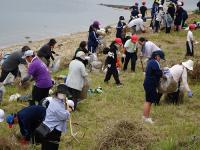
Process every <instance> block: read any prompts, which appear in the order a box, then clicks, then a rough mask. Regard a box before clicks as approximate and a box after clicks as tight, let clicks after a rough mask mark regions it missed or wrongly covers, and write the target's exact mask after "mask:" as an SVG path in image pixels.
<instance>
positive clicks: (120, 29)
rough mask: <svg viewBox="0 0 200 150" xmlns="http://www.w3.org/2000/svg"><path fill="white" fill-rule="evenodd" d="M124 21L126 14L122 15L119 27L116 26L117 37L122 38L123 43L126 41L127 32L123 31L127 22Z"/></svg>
mask: <svg viewBox="0 0 200 150" xmlns="http://www.w3.org/2000/svg"><path fill="white" fill-rule="evenodd" d="M124 21H125V18H124V16H120V17H119V22H118V23H117V27H116V31H117V32H116V38H120V39H121V40H122V43H123V44H124V41H125V33H124V32H123V29H124V27H125V26H126V23H125V22H124Z"/></svg>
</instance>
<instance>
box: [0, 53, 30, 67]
mask: <svg viewBox="0 0 200 150" xmlns="http://www.w3.org/2000/svg"><path fill="white" fill-rule="evenodd" d="M23 55H24V53H23V52H22V51H21V50H20V51H16V52H13V53H12V54H11V55H9V56H8V58H7V59H6V60H5V61H4V62H3V64H2V68H3V69H4V70H6V71H13V70H15V69H17V68H18V65H19V64H26V60H25V59H22V56H23Z"/></svg>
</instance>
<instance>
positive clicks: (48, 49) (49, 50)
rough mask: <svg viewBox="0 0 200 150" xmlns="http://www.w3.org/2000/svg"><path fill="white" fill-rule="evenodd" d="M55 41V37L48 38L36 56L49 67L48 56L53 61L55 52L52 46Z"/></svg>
mask: <svg viewBox="0 0 200 150" xmlns="http://www.w3.org/2000/svg"><path fill="white" fill-rule="evenodd" d="M56 43H57V42H56V40H55V39H50V40H49V42H48V43H47V44H45V45H44V46H42V47H41V48H40V50H39V51H38V53H37V56H38V57H39V58H40V59H41V60H42V61H43V62H44V63H45V64H46V65H47V67H49V64H50V58H51V59H52V60H53V61H54V57H53V54H55V52H54V51H53V48H54V47H55V44H56Z"/></svg>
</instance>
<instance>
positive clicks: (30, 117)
mask: <svg viewBox="0 0 200 150" xmlns="http://www.w3.org/2000/svg"><path fill="white" fill-rule="evenodd" d="M45 114H46V108H45V107H42V106H36V105H33V106H29V107H25V108H23V109H22V110H20V111H19V112H17V113H15V114H10V115H8V116H7V118H6V122H7V123H8V125H9V128H12V126H13V124H19V128H20V132H21V135H22V138H21V140H20V142H21V144H26V143H27V142H28V141H30V139H32V141H33V142H34V138H35V135H34V134H33V133H34V130H35V129H36V128H37V127H38V126H39V125H40V124H41V122H42V121H43V120H44V117H45Z"/></svg>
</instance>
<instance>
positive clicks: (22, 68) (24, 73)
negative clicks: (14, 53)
mask: <svg viewBox="0 0 200 150" xmlns="http://www.w3.org/2000/svg"><path fill="white" fill-rule="evenodd" d="M18 68H19V72H20V74H21V80H23V79H24V78H25V77H27V76H28V70H27V67H26V66H25V65H24V64H19V66H18Z"/></svg>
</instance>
